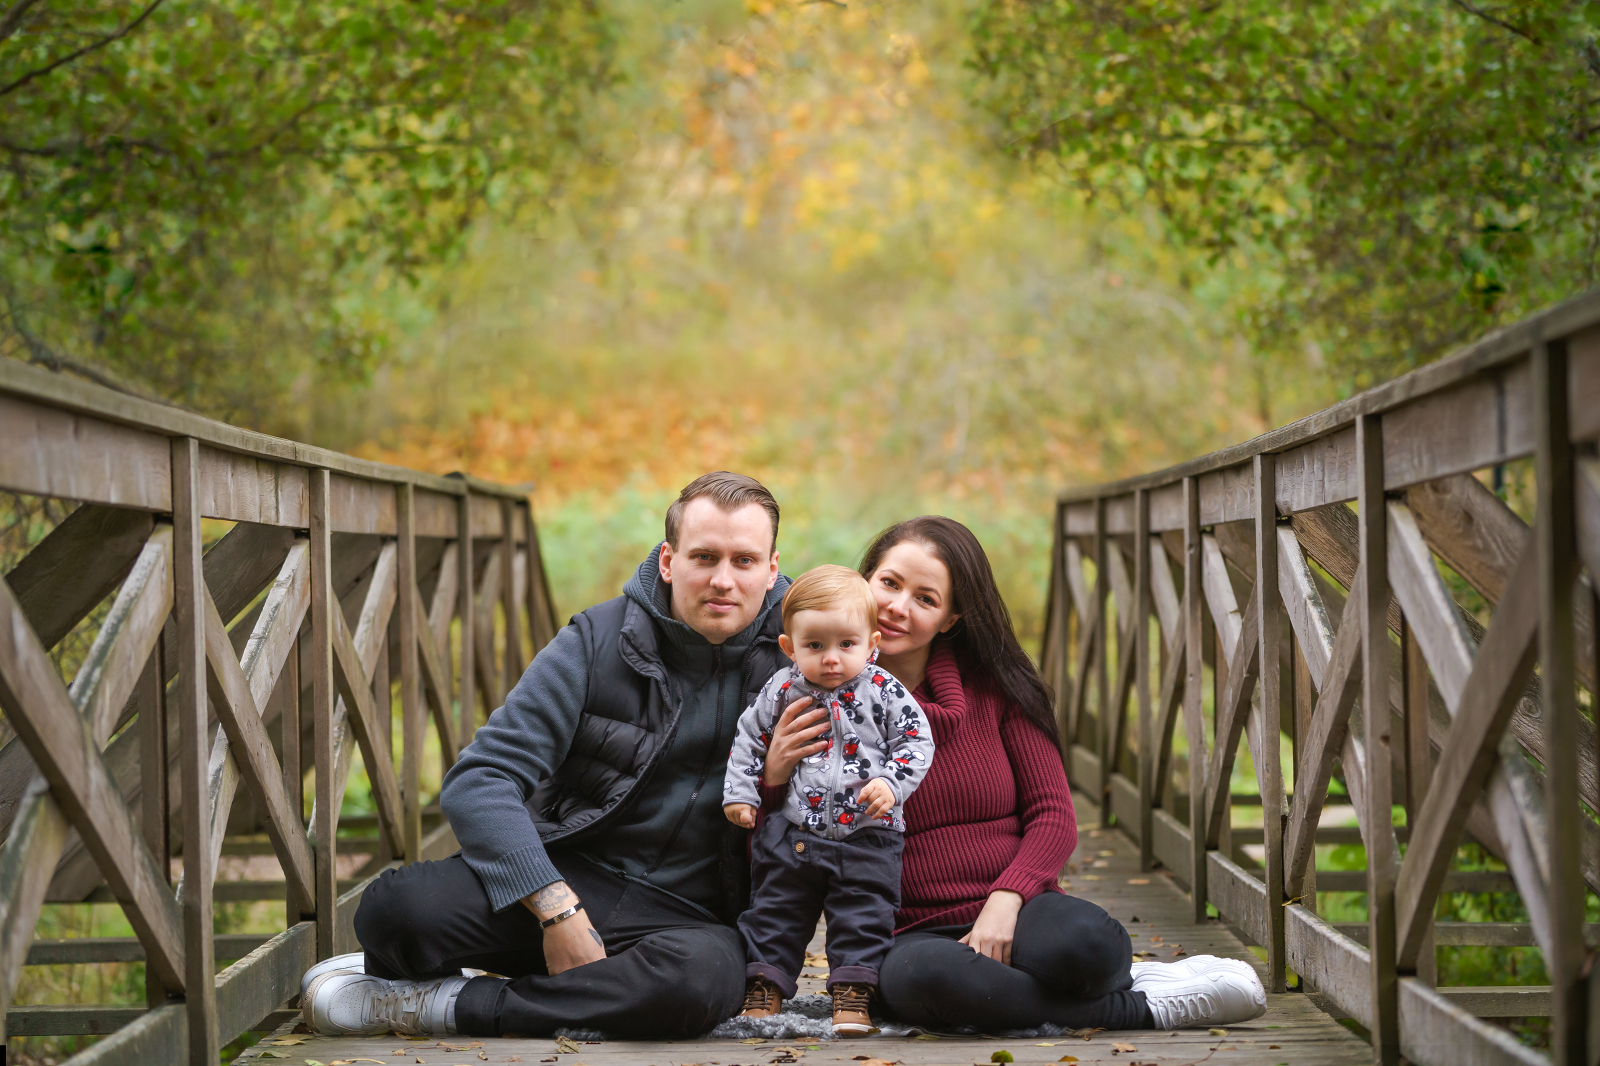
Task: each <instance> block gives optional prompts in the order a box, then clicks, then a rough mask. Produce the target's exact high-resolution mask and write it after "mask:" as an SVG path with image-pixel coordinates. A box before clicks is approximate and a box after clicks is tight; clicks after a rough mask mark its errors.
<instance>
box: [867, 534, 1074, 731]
mask: <svg viewBox="0 0 1600 1066" xmlns="http://www.w3.org/2000/svg"><path fill="white" fill-rule="evenodd" d="M908 540H909V541H915V542H916V543H918V544H921V545H923V546H924V547H926V548H927V549H928V550H929V551H931V552H933V554H934V556H935V557H937V558H938V560H939V561H940V562H942V563H944V565H945V566H946V567H948V568H949V570H950V596H951V600H952V603H951V608H952V610H954V611H955V612H956V613H957V614H959V615H960V616H961V619H960V621H958V622H957V623H956V624H955V626H954V627H953V628H952V629H951V630H950V632H948V633H945V634H941V635H940V636H937V637H935V638H934V641H935V642H938V641H947V642H948V643H949V646H950V650H951V652H953V653H954V655H955V657H956V665H957V666H959V667H960V668H961V674H962V676H963V677H965V678H968V679H970V680H978V681H987V682H989V683H990V684H992V685H994V686H995V687H996V688H998V689H999V690H1000V692H1001V694H1002V695H1004V696H1005V698H1006V699H1008V700H1010V701H1011V702H1012V703H1015V704H1016V705H1017V706H1018V707H1020V708H1022V713H1023V714H1025V715H1027V716H1028V718H1029V720H1031V721H1032V722H1033V723H1034V724H1036V725H1037V726H1038V727H1039V728H1040V729H1042V730H1044V735H1045V736H1047V737H1049V738H1050V741H1051V743H1053V744H1056V745H1057V746H1059V745H1060V734H1059V731H1058V730H1057V727H1056V715H1055V696H1054V695H1053V694H1052V693H1051V691H1050V686H1049V685H1047V684H1045V683H1044V678H1042V677H1040V676H1039V671H1038V670H1037V669H1036V668H1035V667H1034V665H1033V660H1032V659H1030V658H1029V657H1028V653H1027V652H1025V651H1023V650H1022V645H1021V644H1020V643H1018V641H1017V635H1016V634H1015V633H1014V632H1012V630H1011V612H1009V611H1007V610H1006V601H1005V600H1003V599H1001V597H1000V588H999V586H997V585H996V584H995V581H994V571H993V570H991V569H990V568H989V557H988V556H987V555H986V554H984V551H983V545H981V544H979V543H978V538H977V537H975V536H973V535H972V530H970V529H968V528H967V527H966V526H964V525H962V524H961V523H960V522H957V521H956V520H955V519H953V518H945V517H943V516H942V515H923V516H922V517H921V518H911V519H908V520H906V521H904V522H900V523H898V524H897V525H892V526H890V527H889V528H888V529H886V530H884V531H883V532H882V533H879V534H878V536H877V538H876V539H875V540H874V541H873V542H872V545H871V546H870V547H869V548H867V554H866V555H865V556H864V557H863V558H862V560H861V576H862V577H864V578H866V579H867V580H868V581H871V580H872V575H873V573H874V572H875V571H876V570H877V569H878V566H879V565H880V564H881V563H882V562H883V557H884V556H885V555H887V554H888V553H889V549H890V548H893V547H894V546H895V545H896V544H900V543H902V542H904V541H908Z"/></svg>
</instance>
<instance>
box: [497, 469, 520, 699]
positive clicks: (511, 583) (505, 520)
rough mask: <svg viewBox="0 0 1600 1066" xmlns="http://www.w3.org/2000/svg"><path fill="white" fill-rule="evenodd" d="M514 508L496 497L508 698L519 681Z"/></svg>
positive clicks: (513, 503) (506, 498) (506, 497)
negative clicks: (497, 502)
mask: <svg viewBox="0 0 1600 1066" xmlns="http://www.w3.org/2000/svg"><path fill="white" fill-rule="evenodd" d="M516 517H517V509H516V504H515V502H514V501H513V500H512V499H511V498H510V497H509V496H502V497H501V498H500V611H501V613H502V614H504V615H505V617H506V651H505V659H504V663H503V666H502V670H503V672H504V673H503V676H504V678H505V680H504V681H502V682H501V687H502V688H504V689H505V690H506V693H507V694H508V695H509V694H510V692H511V690H512V689H514V688H516V687H517V682H518V681H519V680H520V679H521V678H522V667H523V663H522V626H521V624H520V621H519V620H518V618H517V567H516V562H517V525H516Z"/></svg>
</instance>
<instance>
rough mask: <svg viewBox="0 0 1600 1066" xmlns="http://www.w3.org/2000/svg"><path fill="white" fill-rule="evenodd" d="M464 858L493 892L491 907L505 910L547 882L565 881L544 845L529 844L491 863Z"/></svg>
mask: <svg viewBox="0 0 1600 1066" xmlns="http://www.w3.org/2000/svg"><path fill="white" fill-rule="evenodd" d="M462 857H463V858H466V859H467V865H468V866H470V867H472V872H473V873H475V874H477V875H478V880H480V881H482V882H483V888H484V891H485V892H487V893H488V894H489V906H490V907H492V908H494V909H495V910H496V911H503V910H505V909H506V908H507V907H509V906H511V905H512V904H513V903H516V902H517V901H518V900H520V899H522V898H523V897H525V896H531V895H533V894H534V893H535V892H537V891H539V890H540V889H541V888H543V887H544V886H545V885H548V884H553V883H555V882H556V881H560V880H561V871H560V870H557V869H556V868H555V864H554V863H552V862H551V861H550V856H549V854H548V853H547V852H546V851H545V850H544V845H543V844H529V845H528V846H527V847H525V848H519V849H518V850H516V851H513V852H511V853H510V854H509V855H501V856H500V857H499V858H497V859H494V860H493V861H491V862H482V861H474V860H472V859H471V858H467V857H466V856H465V855H463V856H462Z"/></svg>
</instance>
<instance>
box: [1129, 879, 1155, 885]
mask: <svg viewBox="0 0 1600 1066" xmlns="http://www.w3.org/2000/svg"><path fill="white" fill-rule="evenodd" d="M1149 883H1150V879H1149V878H1148V877H1130V878H1128V884H1130V885H1148V884H1149Z"/></svg>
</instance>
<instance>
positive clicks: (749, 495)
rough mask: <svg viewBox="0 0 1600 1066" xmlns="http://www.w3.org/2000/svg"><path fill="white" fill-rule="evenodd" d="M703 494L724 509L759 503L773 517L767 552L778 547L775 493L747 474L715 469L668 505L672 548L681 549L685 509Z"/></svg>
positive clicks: (696, 479)
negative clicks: (680, 541) (679, 533)
mask: <svg viewBox="0 0 1600 1066" xmlns="http://www.w3.org/2000/svg"><path fill="white" fill-rule="evenodd" d="M702 496H704V497H705V498H707V499H709V500H710V501H711V502H712V503H715V504H716V505H717V506H718V507H719V508H721V509H722V510H724V511H737V510H738V509H739V508H741V507H743V506H744V505H745V504H749V503H759V504H760V505H761V509H762V510H764V511H766V512H767V517H768V518H770V519H772V548H770V549H768V551H769V552H771V551H773V550H776V549H777V547H778V501H777V500H776V499H774V498H773V496H772V493H770V492H768V491H767V487H766V486H765V485H763V484H762V483H761V482H759V481H757V480H756V479H755V478H753V477H750V476H749V475H747V474H734V473H730V472H728V471H726V470H713V471H712V472H711V473H709V474H701V475H700V476H699V477H697V478H695V479H694V480H693V481H691V482H689V483H688V484H687V485H685V486H684V487H683V491H682V492H680V493H678V498H677V499H676V500H673V501H672V506H671V507H668V508H667V543H668V544H670V545H672V550H673V551H677V550H678V527H679V526H681V525H682V524H683V509H684V508H685V507H687V506H688V505H689V501H690V500H698V499H700V498H701V497H702Z"/></svg>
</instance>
